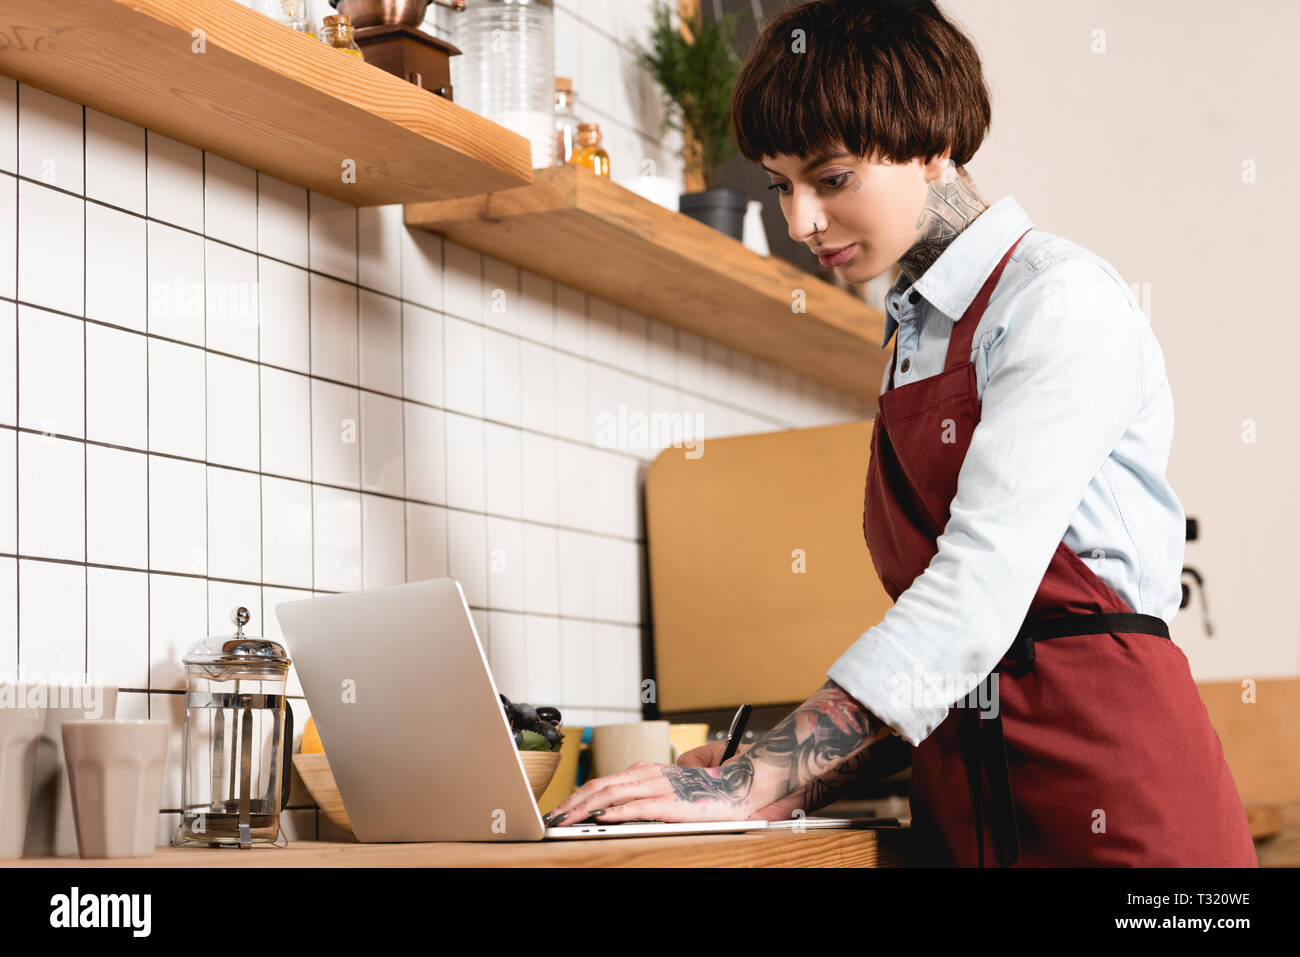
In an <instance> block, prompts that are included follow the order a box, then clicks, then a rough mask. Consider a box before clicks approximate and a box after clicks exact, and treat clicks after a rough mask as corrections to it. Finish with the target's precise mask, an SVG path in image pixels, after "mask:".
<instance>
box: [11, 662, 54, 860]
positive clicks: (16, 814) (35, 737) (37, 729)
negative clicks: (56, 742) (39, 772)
mask: <svg viewBox="0 0 1300 957" xmlns="http://www.w3.org/2000/svg"><path fill="white" fill-rule="evenodd" d="M25 701H26V695H25V687H24V686H23V685H4V686H3V687H0V858H7V857H22V856H23V842H24V840H25V838H26V837H27V809H28V807H29V806H30V803H31V794H32V774H33V772H34V771H35V768H36V751H37V748H38V747H39V745H40V740H41V730H42V729H43V728H44V727H45V711H44V710H43V709H41V708H29V707H27V706H26V703H25Z"/></svg>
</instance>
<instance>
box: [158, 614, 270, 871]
mask: <svg viewBox="0 0 1300 957" xmlns="http://www.w3.org/2000/svg"><path fill="white" fill-rule="evenodd" d="M231 619H232V621H234V623H235V633H234V634H233V635H218V636H215V637H210V638H204V639H203V640H202V641H199V642H196V643H195V644H194V645H193V646H192V647H191V648H190V650H189V652H188V653H187V654H186V655H185V658H184V659H183V661H184V664H185V673H186V682H187V686H188V690H187V692H186V695H185V753H184V754H185V756H184V765H185V772H184V778H183V779H182V785H181V823H180V827H179V828H178V830H177V835H178V837H179V840H178V839H177V838H173V840H172V843H173V844H185V843H188V842H191V841H195V842H199V843H203V844H216V845H230V846H234V845H238V846H239V847H250V846H252V845H253V844H267V843H275V841H276V839H277V837H278V836H279V830H280V824H279V821H280V809H281V808H282V807H283V806H284V804H285V803H286V802H287V801H288V799H289V767H290V764H289V762H290V758H291V751H292V749H293V745H292V741H293V710H292V709H291V708H290V707H289V706H288V704H287V702H286V701H285V697H284V688H285V682H286V681H287V679H288V677H289V657H288V655H286V654H285V650H284V647H283V646H282V645H279V644H277V643H276V642H274V641H267V640H265V639H263V638H255V637H251V636H246V635H245V634H244V625H246V624H248V619H249V614H248V609H247V608H237V609H235V612H234V614H233V615H232V616H231Z"/></svg>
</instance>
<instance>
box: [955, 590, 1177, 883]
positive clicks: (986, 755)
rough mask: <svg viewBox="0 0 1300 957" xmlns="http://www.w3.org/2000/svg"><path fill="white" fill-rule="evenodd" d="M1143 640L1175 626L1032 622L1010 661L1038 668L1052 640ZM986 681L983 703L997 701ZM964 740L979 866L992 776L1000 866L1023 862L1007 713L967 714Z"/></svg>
mask: <svg viewBox="0 0 1300 957" xmlns="http://www.w3.org/2000/svg"><path fill="white" fill-rule="evenodd" d="M1112 633H1113V634H1141V635H1157V636H1159V637H1161V638H1168V637H1169V626H1168V625H1167V624H1165V621H1164V619H1163V618H1158V617H1156V616H1155V615H1139V614H1136V613H1134V612H1106V613H1097V614H1083V615H1065V616H1058V617H1053V618H1039V619H1036V620H1033V621H1031V620H1029V619H1026V620H1025V623H1024V625H1023V626H1022V627H1021V629H1020V632H1019V633H1018V634H1017V635H1016V639H1015V641H1013V642H1012V643H1011V647H1010V648H1008V649H1007V652H1006V654H1005V655H1003V658H1004V659H1012V660H1013V661H1018V662H1022V663H1024V664H1025V665H1027V666H1032V665H1033V662H1034V643H1035V642H1038V641H1046V640H1047V639H1049V638H1065V637H1068V636H1072V635H1108V634H1112ZM999 671H1001V662H999V666H998V667H997V668H995V669H994V670H993V672H991V673H990V674H989V675H988V676H986V677H985V679H984V682H983V684H982V689H981V691H980V696H981V697H980V699H979V700H982V701H991V700H992V693H993V692H992V688H993V674H994V673H997V672H999ZM963 710H964V714H963V715H962V725H961V727H960V728H959V735H960V737H961V738H962V739H963V740H964V743H963V745H962V753H963V754H964V755H966V773H967V778H968V779H969V781H970V786H971V800H972V803H973V804H974V809H975V834H976V841H977V847H978V849H979V866H980V867H983V866H984V820H983V813H982V807H981V791H982V790H983V788H982V787H981V786H980V778H981V775H982V774H983V773H985V771H986V770H987V774H988V779H989V787H990V788H991V789H992V791H993V800H994V802H995V807H994V809H993V810H994V817H993V831H994V836H995V838H996V842H997V853H998V863H999V865H1000V866H1002V867H1006V866H1007V865H1008V864H1014V863H1015V862H1016V861H1018V860H1019V859H1020V826H1019V824H1018V823H1017V821H1016V803H1015V800H1014V799H1013V797H1012V795H1011V775H1010V772H1009V771H1008V767H1007V744H1006V738H1005V737H1004V735H1003V733H1002V709H1001V708H1000V707H999V709H998V713H997V716H996V717H993V718H985V717H984V716H983V714H982V713H981V712H980V709H979V708H965V709H963Z"/></svg>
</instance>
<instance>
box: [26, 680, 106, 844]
mask: <svg viewBox="0 0 1300 957" xmlns="http://www.w3.org/2000/svg"><path fill="white" fill-rule="evenodd" d="M47 691H48V697H47V698H46V701H45V730H44V732H43V733H42V734H41V740H40V744H39V747H38V749H37V752H36V771H35V773H34V775H33V777H32V806H31V809H30V810H29V811H28V812H27V844H26V847H25V848H24V849H23V850H24V853H26V854H33V855H34V854H76V853H77V826H76V822H75V821H74V820H73V816H72V788H71V787H70V786H69V784H68V763H67V761H65V760H64V759H63V724H64V722H66V721H85V720H90V719H105V720H108V721H112V720H113V718H114V717H116V715H117V689H116V688H114V687H112V686H109V685H98V684H75V685H70V684H62V685H50V686H49V687H48V689H47Z"/></svg>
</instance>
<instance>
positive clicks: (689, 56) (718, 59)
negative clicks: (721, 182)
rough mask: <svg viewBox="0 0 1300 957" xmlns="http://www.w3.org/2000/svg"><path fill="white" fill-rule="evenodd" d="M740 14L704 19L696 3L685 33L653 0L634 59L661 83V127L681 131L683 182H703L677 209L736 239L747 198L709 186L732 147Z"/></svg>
mask: <svg viewBox="0 0 1300 957" xmlns="http://www.w3.org/2000/svg"><path fill="white" fill-rule="evenodd" d="M741 19H742V15H741V14H737V13H728V14H725V15H724V16H723V17H722V18H721V19H720V20H719V21H718V22H716V23H710V24H705V23H704V22H703V17H702V16H701V15H700V12H699V8H698V7H696V9H695V10H694V12H693V14H692V15H691V16H690V17H689V18H687V19H686V20H685V21H684V27H685V29H686V30H687V31H689V34H690V39H688V38H687V37H686V36H684V35H683V33H682V31H681V30H679V29H678V28H677V27H674V26H673V23H672V14H671V11H670V9H669V7H668V6H667V5H666V4H664V3H663V2H661V0H656V3H655V7H654V26H653V27H652V28H651V30H650V45H649V47H644V46H641V45H639V44H638V45H637V48H636V52H637V56H638V59H639V60H640V62H641V63H642V65H643V66H645V68H646V69H647V70H648V71H649V72H650V75H651V76H652V77H653V78H654V80H655V82H656V83H658V84H659V87H660V90H661V93H662V95H663V100H664V119H663V123H662V124H661V126H660V129H659V132H660V134H661V135H662V134H663V133H665V132H667V131H668V130H670V129H673V130H678V131H680V132H681V133H683V135H684V140H685V147H684V149H683V150H682V153H681V154H680V155H681V157H682V159H683V161H684V163H685V166H686V174H687V177H688V179H687V181H688V182H691V181H699V182H703V184H704V189H703V191H699V192H688V193H683V194H682V195H681V196H680V198H679V199H678V209H680V210H681V212H683V213H685V214H686V215H687V216H690V217H691V218H692V219H697V220H699V221H700V222H702V223H705V224H707V225H709V226H712V227H713V228H714V229H717V230H720V231H721V232H724V233H726V234H727V235H729V236H731V237H732V238H734V239H737V240H740V239H743V236H744V222H745V208H746V205H747V204H748V197H747V196H746V195H745V194H744V193H742V192H741V191H740V190H736V189H715V188H713V185H714V184H715V183H716V182H717V180H718V175H719V173H720V172H721V170H722V166H723V164H724V163H726V162H727V160H729V159H730V158H731V157H732V156H733V155H735V153H736V144H735V143H734V142H733V141H732V139H731V93H732V90H733V89H734V88H735V86H736V78H737V77H738V76H739V75H740V67H741V63H740V58H739V57H738V56H737V55H736V51H735V48H734V47H733V46H732V43H733V40H734V37H735V32H736V27H737V26H738V25H739V22H740V20H741Z"/></svg>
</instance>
